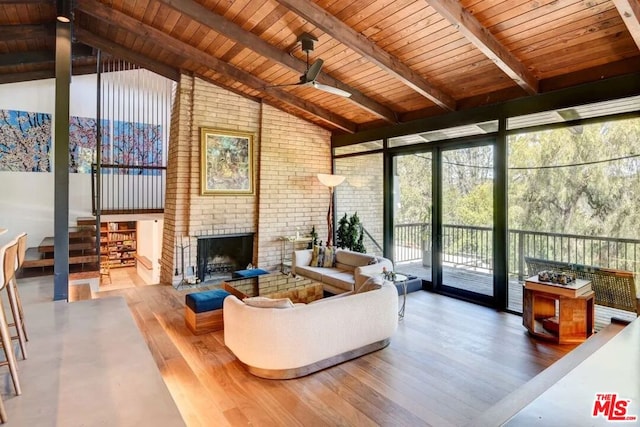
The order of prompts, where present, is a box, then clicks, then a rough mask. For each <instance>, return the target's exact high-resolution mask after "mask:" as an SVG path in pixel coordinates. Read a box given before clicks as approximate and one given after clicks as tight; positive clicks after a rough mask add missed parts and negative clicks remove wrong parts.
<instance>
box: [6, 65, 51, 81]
mask: <svg viewBox="0 0 640 427" xmlns="http://www.w3.org/2000/svg"><path fill="white" fill-rule="evenodd" d="M55 76H56V72H55V70H54V69H53V68H51V69H48V70H40V71H27V72H20V73H10V74H3V73H0V84H5V83H20V82H30V81H33V80H44V79H52V78H54V77H55Z"/></svg>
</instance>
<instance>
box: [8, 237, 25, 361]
mask: <svg viewBox="0 0 640 427" xmlns="http://www.w3.org/2000/svg"><path fill="white" fill-rule="evenodd" d="M15 240H16V241H17V246H16V257H15V258H16V259H15V262H14V265H15V267H14V274H13V277H12V278H11V280H10V281H9V283H7V286H6V289H7V295H8V297H9V306H10V307H11V315H12V316H13V323H9V327H11V326H15V328H16V333H17V334H18V335H17V338H18V342H19V343H20V351H21V352H22V358H23V359H26V358H27V344H26V341H27V333H26V330H25V327H24V314H23V311H22V301H21V300H20V293H19V292H18V281H17V280H16V273H17V272H18V269H19V268H20V266H21V265H22V261H24V256H25V253H26V251H27V233H22V234H19V235H18V237H16V239H15ZM11 338H12V339H13V338H15V337H14V336H12V337H11Z"/></svg>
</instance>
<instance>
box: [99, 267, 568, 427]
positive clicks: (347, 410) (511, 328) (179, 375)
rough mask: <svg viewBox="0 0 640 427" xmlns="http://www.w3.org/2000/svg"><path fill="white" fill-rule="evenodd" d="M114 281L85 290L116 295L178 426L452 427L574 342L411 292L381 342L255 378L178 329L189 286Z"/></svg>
mask: <svg viewBox="0 0 640 427" xmlns="http://www.w3.org/2000/svg"><path fill="white" fill-rule="evenodd" d="M122 277H123V278H122V282H120V279H119V278H116V277H113V276H112V280H113V282H114V283H113V284H112V288H113V290H108V291H101V292H98V293H97V294H96V295H95V296H96V297H98V298H106V297H109V296H114V295H122V296H124V297H125V299H126V301H127V303H128V306H129V308H130V309H131V312H132V313H133V316H134V318H135V321H136V323H137V324H138V326H139V328H140V330H141V331H142V334H143V336H144V339H145V340H146V342H147V345H148V346H149V349H150V350H151V353H152V355H153V357H154V359H155V361H156V363H157V365H158V367H159V368H160V371H161V373H162V376H163V378H164V380H165V382H166V384H167V386H168V388H169V390H170V392H171V394H172V396H173V398H174V400H175V401H176V403H177V405H178V408H179V409H180V412H181V414H182V416H183V417H184V419H185V421H186V423H187V425H189V426H213V425H215V426H224V425H229V426H235V425H247V424H253V425H278V426H280V425H287V426H289V425H305V426H319V425H358V426H366V425H393V426H416V425H434V426H459V425H464V424H466V423H467V422H469V421H471V420H473V419H474V418H475V417H477V416H479V415H480V414H482V413H483V412H484V411H485V410H487V409H488V408H490V407H491V406H492V405H493V404H495V403H497V402H498V401H499V400H500V399H502V398H503V397H504V396H506V395H507V394H508V393H510V392H512V391H514V390H516V389H517V388H518V387H520V386H521V385H522V384H524V383H525V382H527V381H528V380H529V379H531V378H532V377H533V376H535V375H536V374H537V373H539V372H541V371H542V370H543V369H544V368H545V367H547V366H549V365H551V364H552V363H553V362H555V361H556V360H558V359H559V358H560V357H562V356H563V355H564V354H566V353H567V352H568V351H570V350H571V349H573V348H574V346H571V345H563V346H559V345H554V344H549V343H546V342H543V341H539V340H536V339H533V338H531V337H529V336H528V335H527V334H526V332H525V329H524V327H523V326H522V319H521V318H520V317H518V316H515V315H511V314H507V313H500V312H496V311H494V310H492V309H489V308H486V307H482V306H477V305H474V304H469V303H466V302H463V301H459V300H455V299H452V298H448V297H443V296H440V295H436V294H432V293H428V292H423V291H419V292H414V293H411V294H409V295H408V298H407V310H406V315H405V318H404V320H403V321H401V322H400V324H399V327H398V330H397V332H396V334H395V335H394V336H393V337H392V340H391V344H390V345H389V347H387V348H385V349H383V350H381V351H378V352H375V353H372V354H369V355H366V356H364V357H360V358H358V359H356V360H353V361H350V362H346V363H343V364H341V365H338V366H335V367H332V368H329V369H326V370H324V371H321V372H318V373H316V374H313V375H310V376H308V377H304V378H299V379H295V380H282V381H277V380H265V379H260V378H257V377H254V376H252V375H251V374H249V373H247V372H246V371H245V370H244V368H243V367H242V366H241V365H240V363H239V362H238V361H237V360H236V359H235V357H234V356H233V354H231V353H230V351H229V350H227V348H226V347H225V346H224V334H223V332H222V331H219V332H215V333H211V334H208V335H200V336H195V335H192V334H191V332H189V330H188V329H187V328H186V326H185V325H184V295H185V294H187V293H190V292H193V291H194V290H180V291H176V290H174V289H173V288H172V287H169V286H136V285H135V283H132V282H129V286H128V287H127V286H126V285H127V283H125V282H126V281H127V280H129V279H126V275H125V274H124V273H123V276H122ZM345 327H349V325H345ZM114 333H117V331H114ZM265 351H269V349H265Z"/></svg>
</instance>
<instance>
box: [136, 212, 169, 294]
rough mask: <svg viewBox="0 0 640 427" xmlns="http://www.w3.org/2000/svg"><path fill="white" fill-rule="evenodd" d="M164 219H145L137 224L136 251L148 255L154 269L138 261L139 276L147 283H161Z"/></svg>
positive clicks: (141, 254)
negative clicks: (149, 268)
mask: <svg viewBox="0 0 640 427" xmlns="http://www.w3.org/2000/svg"><path fill="white" fill-rule="evenodd" d="M163 228H164V221H163V220H158V219H155V220H144V221H138V222H137V224H136V231H137V233H136V234H137V241H136V252H137V254H138V255H140V256H144V257H147V258H148V259H149V260H150V261H151V264H152V265H153V269H152V270H148V269H147V268H145V267H144V266H143V265H142V264H140V263H137V266H138V268H137V271H138V276H140V277H142V279H143V280H144V281H145V282H147V284H150V285H151V284H157V283H160V261H159V260H160V257H161V256H162V229H163Z"/></svg>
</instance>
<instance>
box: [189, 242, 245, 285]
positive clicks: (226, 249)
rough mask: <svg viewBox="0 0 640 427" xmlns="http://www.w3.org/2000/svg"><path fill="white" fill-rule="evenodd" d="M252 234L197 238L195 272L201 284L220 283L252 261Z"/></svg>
mask: <svg viewBox="0 0 640 427" xmlns="http://www.w3.org/2000/svg"><path fill="white" fill-rule="evenodd" d="M253 237H254V233H245V234H223V235H216V236H199V237H198V253H197V259H196V263H197V267H198V268H197V272H198V278H199V279H200V281H201V282H221V281H224V280H227V279H230V278H231V275H232V273H233V272H234V271H237V270H243V269H245V268H247V265H249V264H251V263H252V260H253Z"/></svg>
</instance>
